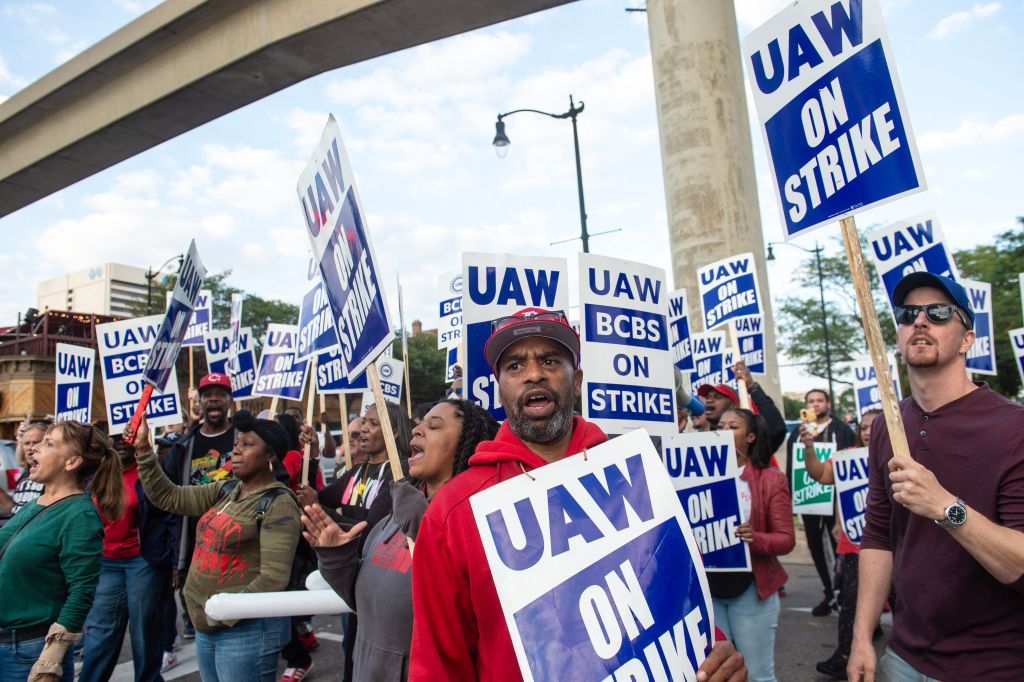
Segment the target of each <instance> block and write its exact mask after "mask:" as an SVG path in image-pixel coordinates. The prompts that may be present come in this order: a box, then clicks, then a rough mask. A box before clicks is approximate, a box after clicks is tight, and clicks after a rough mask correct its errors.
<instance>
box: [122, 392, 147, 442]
mask: <svg viewBox="0 0 1024 682" xmlns="http://www.w3.org/2000/svg"><path fill="white" fill-rule="evenodd" d="M152 396H153V384H150V383H148V382H147V383H146V384H145V385H144V386H143V387H142V395H140V396H139V404H138V405H136V406H135V414H133V415H132V420H131V421H130V422H128V428H127V429H126V430H125V434H124V435H123V436H122V440H123V441H124V442H125V444H127V445H132V444H133V443H135V433H136V432H137V431H138V430H139V424H141V423H142V415H144V414H146V406H147V405H149V399H150V398H151V397H152Z"/></svg>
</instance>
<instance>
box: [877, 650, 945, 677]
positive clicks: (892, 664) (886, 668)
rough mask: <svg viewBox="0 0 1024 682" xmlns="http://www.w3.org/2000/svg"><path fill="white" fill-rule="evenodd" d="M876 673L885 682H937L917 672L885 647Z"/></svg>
mask: <svg viewBox="0 0 1024 682" xmlns="http://www.w3.org/2000/svg"><path fill="white" fill-rule="evenodd" d="M878 672H879V673H881V679H883V680H886V682H939V680H937V679H935V678H934V677H928V676H927V675H922V674H921V673H919V672H917V670H915V669H914V667H913V666H912V665H910V664H909V663H907V662H906V661H904V660H903V659H902V658H900V657H899V656H898V655H896V652H895V651H893V650H892V649H890V648H889V647H885V653H884V654H883V655H882V660H881V661H879V663H878Z"/></svg>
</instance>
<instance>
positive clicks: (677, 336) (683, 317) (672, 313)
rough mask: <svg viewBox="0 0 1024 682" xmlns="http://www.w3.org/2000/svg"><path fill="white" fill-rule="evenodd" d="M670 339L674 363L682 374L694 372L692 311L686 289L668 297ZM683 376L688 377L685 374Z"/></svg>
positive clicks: (674, 292) (678, 290) (676, 291)
mask: <svg viewBox="0 0 1024 682" xmlns="http://www.w3.org/2000/svg"><path fill="white" fill-rule="evenodd" d="M668 331H669V334H668V338H669V342H670V343H671V344H672V363H673V364H674V365H675V366H676V367H677V368H678V369H679V371H680V372H692V371H693V369H694V364H693V351H692V350H691V349H690V309H689V306H688V305H687V303H686V289H676V290H675V291H673V292H672V293H671V294H669V295H668ZM683 376H686V375H685V374H684V375H683Z"/></svg>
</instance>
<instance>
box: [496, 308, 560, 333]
mask: <svg viewBox="0 0 1024 682" xmlns="http://www.w3.org/2000/svg"><path fill="white" fill-rule="evenodd" d="M520 322H556V323H560V324H561V323H564V324H568V322H567V321H566V319H565V313H564V312H562V311H561V310H551V311H548V312H543V313H527V314H525V315H523V316H519V315H509V316H508V317H499V318H498V319H496V320H494V321H493V322H491V333H492V334H493V333H494V332H496V331H498V330H499V329H504V328H505V327H511V326H512V325H514V324H519V323H520Z"/></svg>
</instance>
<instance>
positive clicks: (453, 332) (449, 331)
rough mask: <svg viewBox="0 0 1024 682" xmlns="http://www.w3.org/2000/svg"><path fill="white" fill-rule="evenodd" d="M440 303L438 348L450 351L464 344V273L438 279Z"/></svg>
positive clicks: (449, 273) (452, 273)
mask: <svg viewBox="0 0 1024 682" xmlns="http://www.w3.org/2000/svg"><path fill="white" fill-rule="evenodd" d="M437 291H438V295H439V296H440V303H438V309H437V317H438V321H437V347H438V349H439V350H449V349H452V348H455V347H457V346H458V345H459V344H460V343H462V273H461V272H448V273H445V274H442V275H439V276H438V278H437Z"/></svg>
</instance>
